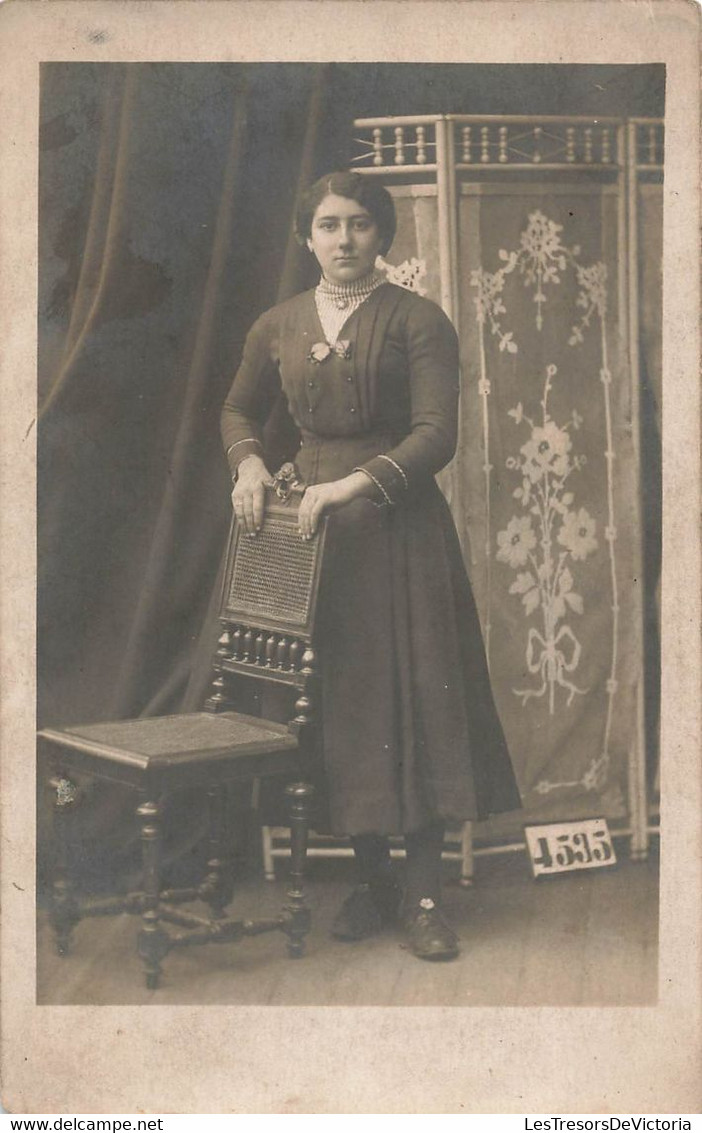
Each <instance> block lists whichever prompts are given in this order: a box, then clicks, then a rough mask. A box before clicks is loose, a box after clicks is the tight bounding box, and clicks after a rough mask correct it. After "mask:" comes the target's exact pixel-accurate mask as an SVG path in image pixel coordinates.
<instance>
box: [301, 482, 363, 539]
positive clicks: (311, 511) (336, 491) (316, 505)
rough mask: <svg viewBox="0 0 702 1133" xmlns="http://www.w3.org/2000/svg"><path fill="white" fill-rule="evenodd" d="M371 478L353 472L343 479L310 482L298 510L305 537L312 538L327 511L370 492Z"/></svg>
mask: <svg viewBox="0 0 702 1133" xmlns="http://www.w3.org/2000/svg"><path fill="white" fill-rule="evenodd" d="M368 487H369V480H368V477H367V476H366V475H365V474H364V473H363V472H352V473H351V475H350V476H344V478H343V479H342V480H330V481H328V482H327V483H326V484H310V486H309V487H308V488H306V489H305V494H304V496H303V497H302V501H301V503H300V508H299V511H298V527H299V531H300V534H301V535H302V538H303V539H311V538H312V536H313V535H314V534H315V533H316V531H317V527H318V526H319V521H320V519H321V517H322V515H324V513H325V512H329V511H336V510H337V509H338V508H340V507H344V506H345V505H346V504H349V503H351V501H352V500H356V499H358V498H359V497H360V496H364V495H367V494H368Z"/></svg>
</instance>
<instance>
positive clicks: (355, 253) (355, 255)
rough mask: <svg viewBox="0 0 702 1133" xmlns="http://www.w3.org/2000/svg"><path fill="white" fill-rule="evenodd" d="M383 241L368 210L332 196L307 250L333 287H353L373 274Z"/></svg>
mask: <svg viewBox="0 0 702 1133" xmlns="http://www.w3.org/2000/svg"><path fill="white" fill-rule="evenodd" d="M381 244H382V240H381V237H380V233H379V232H378V225H377V224H376V222H375V220H374V219H373V217H372V216H371V214H370V213H369V212H368V209H366V208H364V207H363V205H361V204H359V203H358V201H354V200H351V199H350V198H349V197H337V195H336V194H335V193H330V194H329V195H328V196H326V197H325V198H324V200H323V201H321V202H320V204H319V205H318V206H317V209H316V211H315V214H314V216H313V218H312V228H311V235H310V237H309V238H308V240H307V247H308V248H309V250H310V251H311V252H314V254H315V256H316V257H317V260H318V261H319V266H320V267H321V269H322V271H323V272H324V275H325V276H326V278H327V279H328V280H330V282H331V283H353V282H355V280H357V279H361V277H362V276H364V275H367V274H368V272H370V271H372V269H373V267H374V265H375V260H376V257H377V256H378V255H379V253H380V246H381Z"/></svg>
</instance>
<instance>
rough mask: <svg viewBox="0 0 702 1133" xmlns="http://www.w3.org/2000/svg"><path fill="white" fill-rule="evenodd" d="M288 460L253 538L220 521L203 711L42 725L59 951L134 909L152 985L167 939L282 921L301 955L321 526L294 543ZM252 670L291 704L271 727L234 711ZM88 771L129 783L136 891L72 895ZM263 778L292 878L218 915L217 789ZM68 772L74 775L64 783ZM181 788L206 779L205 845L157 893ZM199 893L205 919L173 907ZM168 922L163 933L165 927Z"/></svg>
mask: <svg viewBox="0 0 702 1133" xmlns="http://www.w3.org/2000/svg"><path fill="white" fill-rule="evenodd" d="M291 479H292V477H291V475H290V471H289V470H288V471H286V473H285V474H284V475H281V474H279V475H278V477H276V478H275V480H274V481H273V483H272V484H271V486H270V487H269V488H268V489H267V490H266V515H265V520H264V525H263V531H262V536H263V537H262V538H261V539H260V540H258V539H247V538H246V537H245V536H244V534H243V532H242V531H241V530H239V529H238V528H237V524H236V522H235V523H234V524H233V526H232V533H231V537H230V542H229V551H228V555H227V564H226V570H225V572H224V584H223V593H222V603H221V612H220V621H221V623H222V626H223V632H222V634H221V636H220V639H219V645H218V649H217V653H216V655H215V658H214V662H213V668H214V679H213V682H212V690H211V693H210V696H209V697H208V699H207V701H206V704H205V710H204V711H201V712H189V713H180V714H174V715H170V716H156V717H146V718H139V719H135V720H116V721H110V722H104V723H103V722H100V723H88V724H72V725H70V726H64V727H60V728H43V729H42V730H41V731H40V732H39V734H38V739H39V744H40V748H41V750H42V751H44V752H45V753H46V756H47V759H48V764H49V768H50V779H49V781H50V784H51V787H52V789H53V791H54V835H55V856H54V885H53V902H52V923H53V926H54V931H55V935H56V944H57V948H58V951H59V953H61V954H62V955H65V954H66V953H67V952H68V949H69V943H70V937H71V934H72V931H73V928H74V927H75V925H76V924H77V923H78V922H79V921H80V920H82V919H83V918H84V917H91V916H105V915H110V914H112V913H120V912H131V913H137V914H140V915H141V918H142V924H141V931H140V933H139V938H138V947H139V952H140V955H141V956H142V959H143V960H144V964H145V968H146V982H147V986H148V987H150V988H154V987H156V986H157V985H158V979H159V975H160V972H161V960H162V959H163V958H164V957H165V956H166V954H167V953H168V952H169V951H170V950H171V949H172V948H175V947H182V946H184V945H190V944H204V943H207V942H208V941H215V942H219V943H224V942H230V941H235V940H239V939H241V938H242V937H244V936H255V935H258V934H259V933H262V932H268V931H272V930H276V929H277V930H280V931H282V932H284V933H285V934H286V936H287V939H288V951H289V954H290V955H291V956H292V957H299V956H301V955H302V952H303V948H304V940H305V936H306V935H307V933H308V932H309V928H310V916H309V911H308V909H307V907H306V904H305V898H304V892H303V888H302V880H303V873H304V862H305V855H306V850H307V829H308V822H309V800H310V797H311V795H312V793H313V792H312V787H310V786H309V785H307V784H306V783H304V782H300V781H299V779H300V775H301V774H303V773H306V772H307V771H309V768H310V761H311V759H312V758H313V756H314V752H315V749H316V744H317V742H318V741H317V735H316V729H315V726H314V689H315V685H316V679H317V675H316V654H315V651H314V648H313V644H312V633H313V626H314V613H315V607H316V598H317V589H318V582H319V573H320V569H321V554H322V548H323V544H324V529H323V527H322V528H321V530H320V533H319V534H318V536H317V537H316V538H315V539H314V540H311V541H310V542H308V543H305V544H304V545H303V544H302V541H301V539H300V536H299V534H298V532H297V505H298V504H299V501H300V498H301V495H302V489H300V488H298V487H297V486H293V485H292V483H291ZM247 679H253V680H254V681H256V682H260V681H262V680H263V681H269V682H273V683H275V684H277V685H279V686H284V687H286V688H287V690H288V693H289V694H291V696H292V698H293V709H292V710H293V715H292V716H291V718H290V721H289V723H287V724H281V723H277V722H275V721H272V720H267V719H262V718H260V717H257V716H251V715H246V714H244V713H241V712H237V711H236V710H235V707H236V698H237V687H238V683H240V682H242V681H243V682H246V681H247ZM83 776H86V777H88V778H90V779H96V780H100V781H104V782H107V783H115V784H120V785H122V786H127V787H131V788H133V789H135V790H136V791H138V793H139V797H140V802H139V805H138V807H137V815H138V817H139V821H140V824H141V839H142V856H143V884H142V888H141V889H140V890H139V891H138V892H136V893H129V894H127V895H125V896H119V897H109V898H105V899H100V900H95V899H92V900H79V899H78V898H77V897H76V896H75V895H74V892H73V888H72V885H71V882H70V879H69V877H68V874H67V857H68V855H67V847H68V841H69V838H70V837H71V836H73V834H74V831H75V827H76V825H77V822H76V816H77V815H79V813H80V808H79V806H78V804H79V802H80V797H81V788H80V787H79V786H78V785H77V781H78V782H79V781H80V779H81V777H83ZM270 777H277V778H282V779H283V780H284V781H285V782H287V783H288V786H287V787H286V795H287V796H288V800H289V804H290V830H291V842H292V848H293V849H292V860H291V870H290V874H291V884H290V889H289V892H288V895H287V902H286V904H285V905H284V907H283V910H282V912H281V914H280V915H279V916H278V917H273V918H269V919H267V920H261V919H259V920H256V921H252V920H248V919H235V918H233V917H230V916H227V915H226V914H225V907H226V905H227V904H228V902H229V900H230V898H231V895H232V889H233V886H232V884H231V880H230V878H229V876H228V873H229V871H228V869H227V863H226V861H225V857H224V846H225V822H226V810H227V807H226V793H225V792H226V788H227V786H228V785H229V784H232V783H246V782H253V781H254V780H261V779H265V778H270ZM74 780H77V781H74ZM182 788H186V789H187V788H192V789H193V790H196V789H203V788H204V789H206V790H207V794H208V800H209V817H210V831H209V844H210V856H209V860H208V863H207V874H206V876H205V878H204V879H203V881H202V882H201V884H200V885H198V886H196V887H190V888H183V889H169V890H165V889H163V887H162V884H161V868H160V867H161V852H160V848H161V824H162V814H163V803H164V799H165V797H166V796H167V795H168V794H169V793H170V792H172V791H175V790H180V789H182ZM198 900H199V901H204V902H206V903H207V904H208V905H209V916H203V915H196V914H195V913H193V912H190V911H185V910H183V909H181V908H179V907H178V906H179V905H182V904H183V903H187V902H194V901H198ZM166 924H172V925H175V926H177V928H178V929H179V930H180V931H177V932H173V931H170V930H167V929H166V927H165V925H166Z"/></svg>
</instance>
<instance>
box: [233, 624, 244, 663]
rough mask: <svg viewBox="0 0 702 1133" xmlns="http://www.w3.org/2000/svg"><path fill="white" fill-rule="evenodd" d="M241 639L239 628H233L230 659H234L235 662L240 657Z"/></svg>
mask: <svg viewBox="0 0 702 1133" xmlns="http://www.w3.org/2000/svg"><path fill="white" fill-rule="evenodd" d="M242 638H243V634H242V632H241V626H235V627H234V633H233V634H232V637H231V642H232V657H233V658H234V660H235V661H238V660H239V658H240V657H241V649H242Z"/></svg>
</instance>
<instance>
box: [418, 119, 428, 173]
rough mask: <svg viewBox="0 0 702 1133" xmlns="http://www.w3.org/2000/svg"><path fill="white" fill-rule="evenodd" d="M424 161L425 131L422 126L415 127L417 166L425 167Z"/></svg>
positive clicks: (425, 154)
mask: <svg viewBox="0 0 702 1133" xmlns="http://www.w3.org/2000/svg"><path fill="white" fill-rule="evenodd" d="M426 160H427V150H426V131H425V129H424V127H423V126H417V165H425V164H426Z"/></svg>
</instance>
